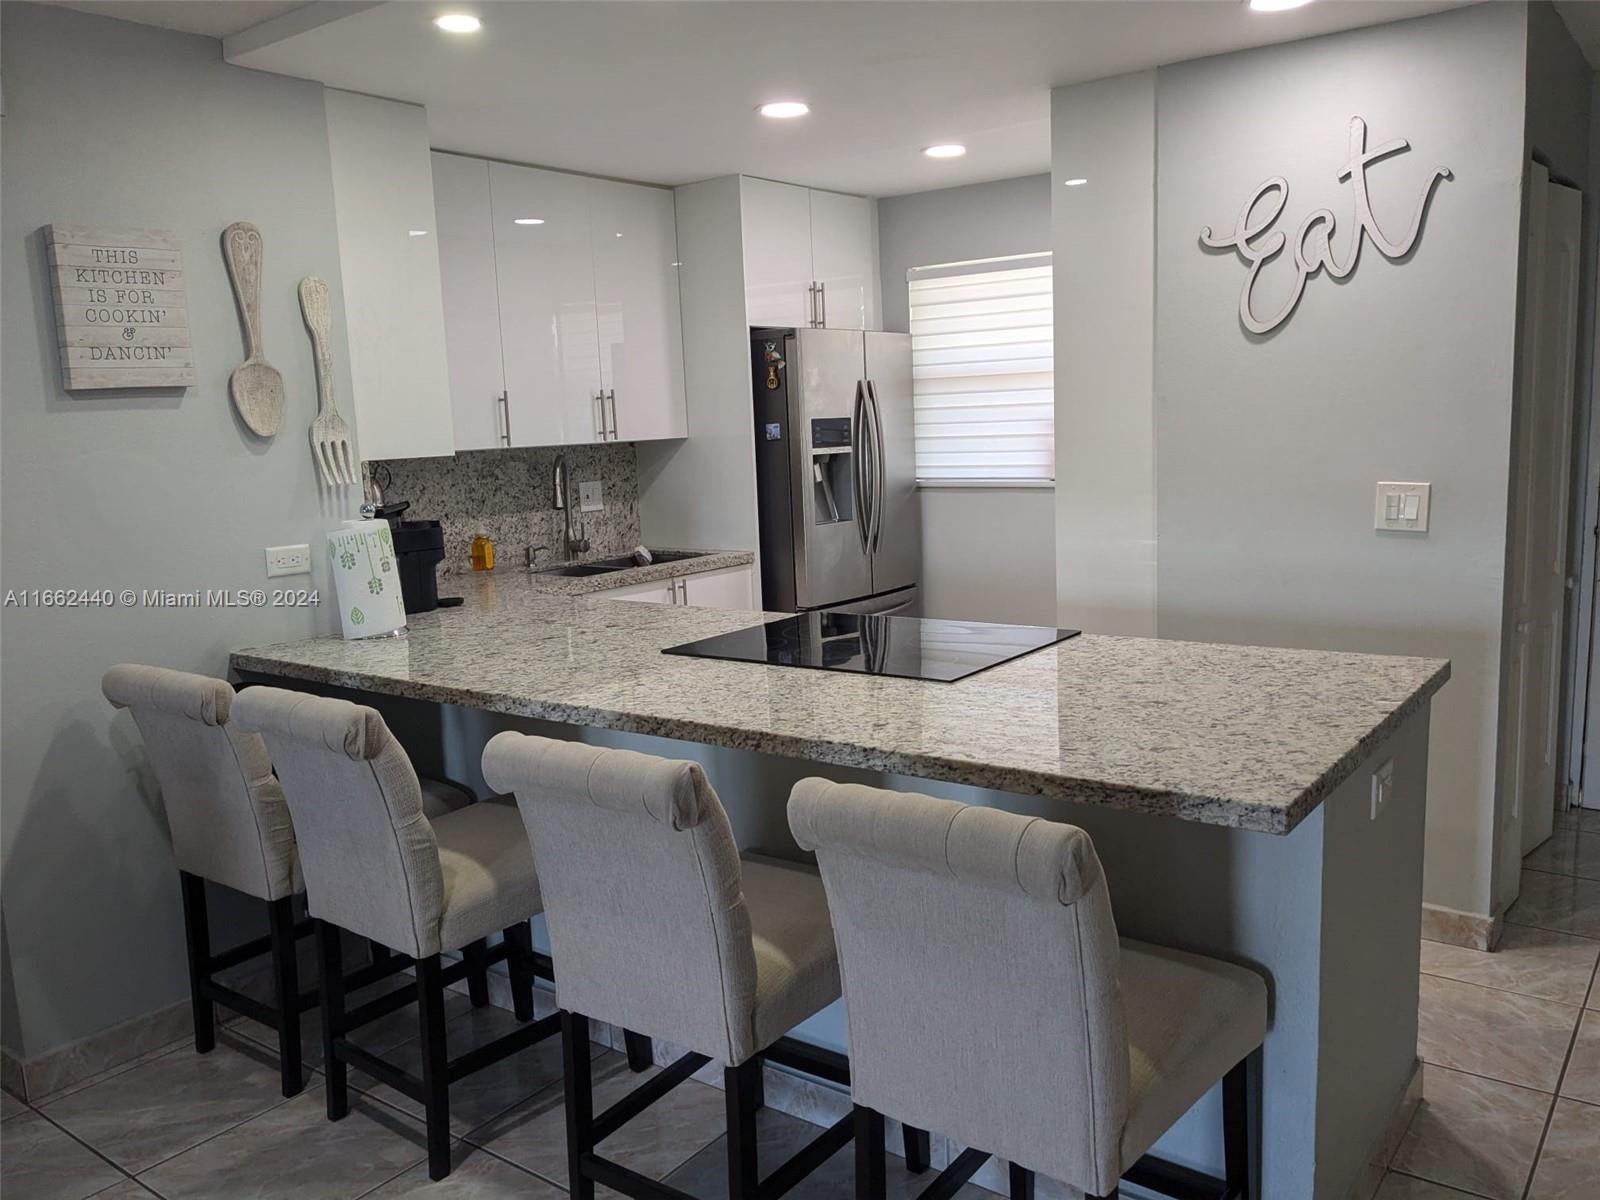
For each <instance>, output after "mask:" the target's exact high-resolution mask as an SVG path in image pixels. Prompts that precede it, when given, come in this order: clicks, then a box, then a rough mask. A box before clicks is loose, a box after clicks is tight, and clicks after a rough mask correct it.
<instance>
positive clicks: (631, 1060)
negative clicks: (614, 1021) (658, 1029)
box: [622, 1029, 655, 1072]
mask: <svg viewBox="0 0 1600 1200" xmlns="http://www.w3.org/2000/svg"><path fill="white" fill-rule="evenodd" d="M622 1044H623V1045H624V1046H625V1047H627V1050H628V1070H630V1071H634V1072H638V1071H648V1070H649V1069H650V1067H651V1065H652V1064H653V1063H654V1062H655V1049H654V1048H653V1047H652V1046H651V1045H650V1039H649V1038H647V1037H645V1035H644V1034H642V1033H635V1032H634V1031H633V1030H631V1029H624V1030H623V1031H622Z"/></svg>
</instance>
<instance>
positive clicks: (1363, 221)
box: [1200, 117, 1452, 334]
mask: <svg viewBox="0 0 1600 1200" xmlns="http://www.w3.org/2000/svg"><path fill="white" fill-rule="evenodd" d="M1410 148H1411V143H1410V142H1408V141H1406V139H1405V138H1392V139H1390V140H1389V141H1387V142H1382V143H1380V144H1378V145H1377V146H1374V147H1373V148H1372V149H1371V150H1368V149H1367V123H1366V122H1365V121H1363V120H1362V119H1361V118H1360V117H1351V118H1350V157H1349V159H1348V160H1347V161H1346V162H1345V164H1344V166H1343V167H1341V168H1340V169H1339V174H1338V176H1337V178H1338V180H1339V182H1340V183H1345V182H1348V183H1349V184H1350V188H1351V191H1352V192H1353V193H1354V201H1355V231H1354V232H1353V233H1352V234H1351V238H1350V249H1349V250H1348V251H1347V252H1346V256H1345V257H1344V258H1343V259H1342V260H1341V259H1340V257H1339V255H1338V253H1336V252H1335V250H1334V248H1333V230H1334V215H1333V211H1332V210H1331V209H1326V208H1319V209H1317V210H1316V211H1314V212H1311V213H1307V214H1306V217H1305V219H1304V220H1303V221H1301V222H1300V227H1299V228H1298V229H1297V230H1296V231H1295V235H1294V237H1293V239H1291V238H1290V237H1289V236H1288V235H1287V234H1286V233H1284V232H1283V230H1281V229H1278V230H1273V229H1272V226H1273V225H1275V224H1276V223H1277V220H1278V217H1279V216H1280V215H1282V213H1283V209H1284V205H1286V204H1287V203H1288V202H1289V181H1288V180H1286V179H1284V178H1283V176H1281V175H1274V176H1273V177H1272V178H1271V179H1268V180H1267V181H1266V182H1264V183H1262V184H1261V185H1260V186H1258V187H1257V188H1256V190H1255V191H1253V192H1251V193H1250V195H1249V196H1248V197H1246V198H1245V202H1244V207H1243V208H1242V209H1240V210H1239V219H1238V220H1237V221H1236V222H1235V223H1234V227H1233V231H1232V232H1231V233H1228V234H1226V235H1224V236H1221V237H1217V236H1215V235H1213V234H1212V232H1211V226H1209V225H1206V226H1204V227H1202V228H1201V230H1200V244H1201V245H1203V246H1207V247H1209V248H1211V249H1213V250H1226V249H1234V250H1237V251H1238V252H1239V257H1240V258H1242V259H1244V261H1245V262H1246V263H1248V264H1249V265H1250V270H1249V273H1248V274H1246V275H1245V280H1244V286H1243V288H1242V289H1241V290H1240V292H1239V323H1240V324H1241V325H1243V326H1244V327H1245V328H1246V329H1248V330H1249V331H1250V332H1251V333H1257V334H1260V333H1270V332H1271V331H1272V330H1274V329H1276V328H1277V327H1278V326H1279V325H1282V324H1283V323H1284V322H1285V321H1287V320H1288V319H1289V318H1290V316H1292V315H1293V313H1294V310H1295V308H1296V307H1297V306H1298V305H1299V303H1300V297H1301V295H1302V293H1304V292H1305V290H1306V280H1308V279H1310V278H1311V277H1312V276H1313V275H1315V274H1316V273H1317V272H1318V271H1321V270H1323V269H1324V268H1326V269H1327V272H1328V274H1329V276H1330V277H1332V278H1334V279H1343V278H1345V277H1346V276H1347V275H1349V274H1350V273H1351V272H1352V271H1354V270H1355V269H1356V263H1357V261H1358V260H1359V259H1360V258H1361V243H1362V242H1363V241H1364V240H1366V239H1368V238H1370V239H1371V240H1372V244H1373V245H1374V246H1375V247H1377V250H1378V253H1379V254H1381V255H1383V256H1384V257H1385V258H1389V259H1396V258H1404V257H1405V256H1406V255H1407V254H1409V253H1410V252H1411V248H1412V246H1414V245H1415V244H1416V241H1417V238H1418V236H1419V235H1420V234H1421V233H1422V222H1423V220H1424V218H1426V216H1427V215H1428V204H1429V202H1430V201H1431V200H1432V199H1433V191H1434V188H1436V187H1438V186H1439V181H1440V180H1441V179H1450V178H1452V175H1451V172H1450V168H1449V167H1435V168H1434V169H1433V173H1432V174H1431V175H1429V176H1428V181H1427V182H1426V183H1424V184H1423V185H1422V191H1421V194H1420V195H1418V197H1417V206H1416V209H1415V211H1413V213H1412V215H1411V227H1410V228H1409V229H1407V230H1406V232H1405V233H1404V234H1402V235H1401V236H1400V237H1398V238H1395V239H1390V238H1389V237H1388V236H1386V235H1385V234H1384V232H1383V227H1382V226H1381V225H1379V224H1378V218H1377V216H1376V215H1375V214H1374V213H1373V211H1372V198H1371V197H1370V196H1369V195H1368V194H1367V168H1368V167H1370V166H1371V165H1372V164H1373V163H1375V162H1379V161H1381V160H1382V159H1385V158H1388V157H1389V156H1390V155H1392V154H1399V153H1401V152H1402V151H1404V150H1409V149H1410ZM1257 209H1260V211H1259V212H1258V211H1257ZM1269 230H1270V231H1271V232H1269ZM1285 248H1288V249H1290V250H1292V251H1293V255H1292V259H1293V262H1294V269H1295V280H1294V287H1293V290H1292V291H1291V292H1290V293H1289V297H1288V299H1286V300H1285V301H1284V302H1283V303H1282V304H1281V305H1280V306H1279V307H1278V310H1277V311H1276V312H1272V313H1268V314H1267V315H1266V316H1258V315H1257V313H1256V310H1255V305H1254V304H1253V302H1252V296H1253V293H1254V292H1255V286H1256V279H1257V278H1258V277H1259V276H1260V274H1261V268H1262V266H1263V265H1265V264H1266V263H1269V262H1271V261H1272V260H1273V259H1274V258H1276V257H1277V256H1278V255H1280V254H1282V253H1283V251H1284V249H1285Z"/></svg>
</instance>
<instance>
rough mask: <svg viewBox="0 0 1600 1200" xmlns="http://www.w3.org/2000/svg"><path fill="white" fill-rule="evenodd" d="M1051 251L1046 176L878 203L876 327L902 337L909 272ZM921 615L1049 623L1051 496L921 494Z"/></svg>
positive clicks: (1028, 492) (998, 491) (967, 491)
mask: <svg viewBox="0 0 1600 1200" xmlns="http://www.w3.org/2000/svg"><path fill="white" fill-rule="evenodd" d="M1049 248H1050V177H1049V176H1048V175H1030V176H1026V177H1024V178H1021V179H1003V180H999V181H998V182H995V183H979V184H973V185H971V186H970V187H958V188H944V189H941V190H939V191H936V192H917V193H915V194H913V195H908V196H891V197H889V198H888V199H886V200H880V201H879V202H878V255H879V271H880V278H881V280H882V288H881V294H882V297H883V300H882V304H883V327H884V328H885V329H887V330H890V331H892V332H897V333H905V332H908V330H909V328H910V326H909V323H908V322H909V316H908V312H907V297H906V272H907V271H909V270H910V269H911V268H912V267H925V266H931V265H933V264H935V263H948V262H964V261H966V260H968V259H976V258H995V257H999V256H1001V255H1006V254H1033V253H1037V252H1038V251H1040V250H1046V249H1049ZM919 499H920V502H921V508H922V588H923V611H924V614H925V615H927V616H930V617H949V618H966V619H969V620H987V621H1023V622H1028V623H1033V624H1040V625H1048V624H1054V622H1055V500H1054V495H1053V493H1052V490H1051V489H1049V488H972V487H945V488H923V489H921V491H920V492H919Z"/></svg>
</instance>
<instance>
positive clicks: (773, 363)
mask: <svg viewBox="0 0 1600 1200" xmlns="http://www.w3.org/2000/svg"><path fill="white" fill-rule="evenodd" d="M750 352H751V370H752V383H753V394H754V397H755V439H756V484H757V493H758V496H759V501H760V509H761V514H760V521H761V591H762V604H763V606H764V607H765V608H767V609H769V610H774V611H778V612H804V611H807V610H809V609H819V608H829V609H837V610H841V611H845V612H873V613H896V614H899V615H903V616H915V615H917V612H918V605H917V577H918V574H919V572H920V571H921V566H922V528H921V518H920V515H919V512H918V508H917V492H916V487H917V481H916V465H915V461H914V459H913V444H912V410H911V339H910V337H908V336H907V335H905V334H903V333H872V332H864V331H862V330H858V329H752V330H751V331H750Z"/></svg>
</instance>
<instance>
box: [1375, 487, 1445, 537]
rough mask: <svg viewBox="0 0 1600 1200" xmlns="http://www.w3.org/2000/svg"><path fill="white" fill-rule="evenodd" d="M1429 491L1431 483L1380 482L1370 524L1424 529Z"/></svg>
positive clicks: (1422, 531)
mask: <svg viewBox="0 0 1600 1200" xmlns="http://www.w3.org/2000/svg"><path fill="white" fill-rule="evenodd" d="M1432 491H1433V484H1431V483H1393V482H1382V483H1379V484H1378V494H1377V497H1376V501H1375V503H1374V505H1373V509H1372V527H1373V528H1374V529H1403V530H1405V531H1406V532H1408V533H1426V532H1427V531H1428V501H1429V499H1430V496H1431V493H1432Z"/></svg>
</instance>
